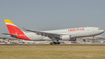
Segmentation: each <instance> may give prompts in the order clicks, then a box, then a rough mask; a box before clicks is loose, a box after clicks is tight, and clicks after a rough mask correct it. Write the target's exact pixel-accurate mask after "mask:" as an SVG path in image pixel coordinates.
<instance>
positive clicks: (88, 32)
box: [24, 27, 104, 41]
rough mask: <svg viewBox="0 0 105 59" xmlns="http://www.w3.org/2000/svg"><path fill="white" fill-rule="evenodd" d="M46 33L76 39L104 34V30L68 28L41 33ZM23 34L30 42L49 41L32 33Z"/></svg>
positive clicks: (96, 28)
mask: <svg viewBox="0 0 105 59" xmlns="http://www.w3.org/2000/svg"><path fill="white" fill-rule="evenodd" d="M41 32H46V33H54V34H59V35H70V36H71V38H77V37H88V36H95V35H99V34H101V33H103V32H104V30H102V29H100V28H98V27H82V28H70V29H60V30H50V31H41ZM24 34H25V35H26V36H27V37H28V38H29V39H31V40H32V41H36V40H39V41H40V40H51V39H50V38H48V37H45V36H41V35H37V34H35V33H33V32H28V33H27V32H24Z"/></svg>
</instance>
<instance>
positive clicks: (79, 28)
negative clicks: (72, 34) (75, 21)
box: [68, 28, 85, 31]
mask: <svg viewBox="0 0 105 59" xmlns="http://www.w3.org/2000/svg"><path fill="white" fill-rule="evenodd" d="M79 30H85V29H84V28H77V29H68V31H79Z"/></svg>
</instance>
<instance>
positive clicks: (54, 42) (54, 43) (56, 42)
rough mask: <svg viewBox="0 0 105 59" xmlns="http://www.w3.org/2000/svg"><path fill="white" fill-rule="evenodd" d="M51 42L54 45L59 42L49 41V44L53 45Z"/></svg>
mask: <svg viewBox="0 0 105 59" xmlns="http://www.w3.org/2000/svg"><path fill="white" fill-rule="evenodd" d="M53 44H54V45H56V44H58V45H59V44H60V42H50V45H53Z"/></svg>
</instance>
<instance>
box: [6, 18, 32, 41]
mask: <svg viewBox="0 0 105 59" xmlns="http://www.w3.org/2000/svg"><path fill="white" fill-rule="evenodd" d="M4 21H5V23H6V26H7V28H8V31H9V33H10V34H11V35H17V38H19V39H25V40H30V39H29V38H28V37H27V36H26V35H25V34H24V33H23V32H22V31H21V30H20V29H19V28H18V27H17V26H16V25H15V24H14V23H13V22H12V21H10V20H9V19H5V20H4Z"/></svg>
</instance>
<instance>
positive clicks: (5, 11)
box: [0, 0, 105, 37]
mask: <svg viewBox="0 0 105 59" xmlns="http://www.w3.org/2000/svg"><path fill="white" fill-rule="evenodd" d="M4 19H10V20H11V21H13V22H14V23H15V24H16V25H17V26H18V27H19V28H20V29H22V27H26V28H29V29H33V30H53V29H64V28H75V27H86V26H92V27H100V28H102V29H104V30H105V25H104V24H105V0H1V1H0V33H8V30H7V28H6V26H5V23H4ZM22 30H23V29H22ZM2 36H5V35H2V34H0V37H2ZM103 36H105V34H103Z"/></svg>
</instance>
